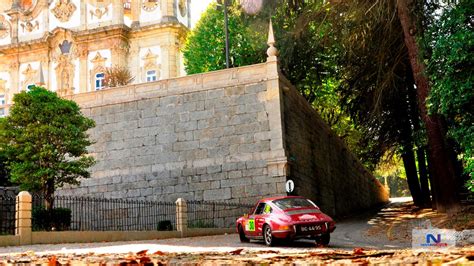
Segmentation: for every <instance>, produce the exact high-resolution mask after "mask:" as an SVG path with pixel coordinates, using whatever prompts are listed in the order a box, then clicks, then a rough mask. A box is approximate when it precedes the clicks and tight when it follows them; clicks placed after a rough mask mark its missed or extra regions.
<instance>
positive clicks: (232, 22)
mask: <svg viewBox="0 0 474 266" xmlns="http://www.w3.org/2000/svg"><path fill="white" fill-rule="evenodd" d="M234 2H235V3H234V4H233V5H232V6H230V8H229V24H228V25H229V32H230V35H231V36H230V38H229V40H230V55H231V58H230V61H231V65H232V66H235V67H237V66H244V65H250V64H255V63H260V62H264V61H265V58H266V56H265V53H264V52H263V51H265V49H266V44H265V43H266V41H265V38H266V35H265V32H258V31H255V30H253V29H252V28H251V27H250V24H249V22H248V21H247V20H245V19H243V18H244V17H245V14H243V13H242V12H241V11H240V9H239V8H238V5H237V3H236V1H234ZM256 51H261V52H258V53H257V52H256ZM183 54H184V64H185V67H186V72H187V73H188V74H196V73H202V72H208V71H214V70H219V69H223V68H225V67H226V59H225V33H224V13H223V11H222V10H218V9H217V4H216V3H213V4H211V5H209V7H208V9H207V10H206V12H204V14H203V15H202V17H201V19H200V20H199V22H198V23H197V25H196V28H195V29H194V30H193V31H192V32H191V33H190V35H189V36H188V39H187V41H186V45H185V47H184V50H183Z"/></svg>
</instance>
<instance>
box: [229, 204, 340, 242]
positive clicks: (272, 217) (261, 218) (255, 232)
mask: <svg viewBox="0 0 474 266" xmlns="http://www.w3.org/2000/svg"><path fill="white" fill-rule="evenodd" d="M334 229H336V223H335V222H334V221H333V219H332V218H331V217H329V216H328V215H326V214H324V213H323V212H322V211H321V210H320V209H319V207H318V206H316V204H314V203H313V202H312V201H311V200H309V199H306V198H303V197H298V196H282V197H274V198H267V199H262V200H260V201H259V202H258V203H257V205H255V207H254V208H253V209H252V211H251V214H249V215H244V216H243V217H240V218H239V219H237V232H238V233H239V237H240V241H242V242H249V240H250V239H263V240H264V241H265V244H267V245H268V246H272V245H274V244H275V242H276V241H277V240H279V239H280V240H282V239H289V240H293V239H300V238H308V239H314V240H315V241H316V243H317V244H321V245H328V244H329V240H330V235H329V234H330V233H332V232H333V231H334Z"/></svg>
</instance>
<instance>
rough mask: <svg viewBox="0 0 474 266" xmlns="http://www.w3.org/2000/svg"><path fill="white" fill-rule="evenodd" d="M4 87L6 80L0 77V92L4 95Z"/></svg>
mask: <svg viewBox="0 0 474 266" xmlns="http://www.w3.org/2000/svg"><path fill="white" fill-rule="evenodd" d="M6 87H7V81H6V80H4V79H1V78H0V94H3V95H5V92H6V90H7V88H6Z"/></svg>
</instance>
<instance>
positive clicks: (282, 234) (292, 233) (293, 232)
mask: <svg viewBox="0 0 474 266" xmlns="http://www.w3.org/2000/svg"><path fill="white" fill-rule="evenodd" d="M335 229H336V226H335V225H333V226H329V225H327V226H325V227H324V228H323V230H320V231H314V232H305V233H301V232H298V231H297V229H296V226H292V227H291V229H288V230H274V231H273V232H272V233H273V236H274V237H276V238H288V239H300V238H315V237H317V236H321V235H323V234H327V233H332V232H334V230H335Z"/></svg>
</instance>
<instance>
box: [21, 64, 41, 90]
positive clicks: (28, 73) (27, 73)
mask: <svg viewBox="0 0 474 266" xmlns="http://www.w3.org/2000/svg"><path fill="white" fill-rule="evenodd" d="M21 74H23V76H24V77H25V78H24V81H23V84H22V85H23V88H25V89H26V86H28V85H30V84H35V83H36V82H35V80H36V78H37V75H38V70H35V69H33V67H32V66H31V64H28V65H27V66H26V69H25V70H24V71H23V72H21Z"/></svg>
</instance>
